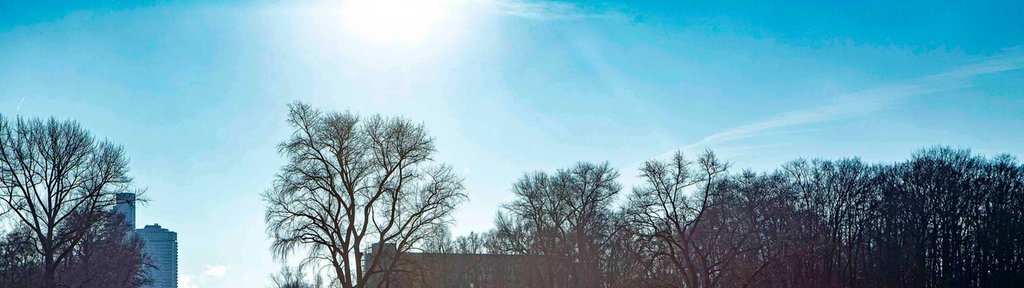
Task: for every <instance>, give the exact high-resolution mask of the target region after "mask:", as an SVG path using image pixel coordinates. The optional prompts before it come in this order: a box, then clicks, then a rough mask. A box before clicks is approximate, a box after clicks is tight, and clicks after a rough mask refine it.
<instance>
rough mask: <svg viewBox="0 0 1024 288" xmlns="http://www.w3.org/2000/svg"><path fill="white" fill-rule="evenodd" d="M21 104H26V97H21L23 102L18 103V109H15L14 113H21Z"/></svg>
mask: <svg viewBox="0 0 1024 288" xmlns="http://www.w3.org/2000/svg"><path fill="white" fill-rule="evenodd" d="M21 103H25V97H21V101H18V107H17V108H14V112H18V111H21Z"/></svg>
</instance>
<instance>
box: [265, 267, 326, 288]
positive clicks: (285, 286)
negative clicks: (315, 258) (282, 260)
mask: <svg viewBox="0 0 1024 288" xmlns="http://www.w3.org/2000/svg"><path fill="white" fill-rule="evenodd" d="M307 278H309V277H307V275H306V273H305V272H304V271H302V269H298V268H293V267H289V266H283V267H281V271H279V272H277V273H276V274H274V275H270V281H271V285H270V288H322V287H324V285H323V278H322V277H320V275H319V274H317V275H316V276H314V277H312V278H313V279H312V280H308V279H307Z"/></svg>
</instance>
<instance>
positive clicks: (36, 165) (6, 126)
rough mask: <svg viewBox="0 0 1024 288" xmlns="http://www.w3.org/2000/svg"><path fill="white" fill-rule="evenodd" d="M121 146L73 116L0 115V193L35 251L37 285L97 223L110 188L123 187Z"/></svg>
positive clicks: (109, 200)
mask: <svg viewBox="0 0 1024 288" xmlns="http://www.w3.org/2000/svg"><path fill="white" fill-rule="evenodd" d="M127 172H128V159H127V158H126V157H125V155H124V150H123V149H122V148H121V147H119V146H117V145H114V144H112V143H110V142H106V141H96V140H95V139H94V138H93V136H92V135H91V134H90V133H89V132H88V131H86V130H85V129H84V128H82V127H81V126H80V125H79V124H78V123H76V122H74V121H58V120H56V119H54V118H50V119H49V120H41V119H31V120H25V119H22V118H20V117H19V118H18V119H17V120H15V121H13V123H12V122H10V121H8V120H7V119H4V118H3V117H2V116H0V201H2V203H3V204H5V206H7V208H8V209H10V212H8V213H10V214H11V215H13V217H12V218H14V219H15V222H17V223H18V224H20V225H23V226H24V227H25V228H26V229H27V230H28V231H29V234H30V235H31V236H32V237H31V239H33V241H32V242H33V243H32V244H33V246H34V247H33V250H34V251H35V252H36V253H38V254H39V256H41V258H42V267H43V269H42V270H43V271H42V277H41V279H40V285H42V286H43V287H55V286H56V285H57V283H56V281H55V280H56V274H57V270H58V267H59V266H60V265H61V264H62V263H63V262H64V261H66V260H68V258H69V257H71V256H72V255H73V252H74V251H75V249H76V247H78V246H79V244H80V243H81V242H82V241H83V239H84V238H85V237H86V236H87V235H88V234H89V231H91V230H93V228H94V226H96V225H100V223H101V222H102V221H101V220H102V219H103V218H104V217H105V216H104V215H105V214H104V213H105V212H106V210H107V208H108V207H110V206H112V205H113V204H114V193H116V192H121V191H125V190H127V189H128V188H129V184H130V183H131V178H129V177H128V176H127V175H126V173H127Z"/></svg>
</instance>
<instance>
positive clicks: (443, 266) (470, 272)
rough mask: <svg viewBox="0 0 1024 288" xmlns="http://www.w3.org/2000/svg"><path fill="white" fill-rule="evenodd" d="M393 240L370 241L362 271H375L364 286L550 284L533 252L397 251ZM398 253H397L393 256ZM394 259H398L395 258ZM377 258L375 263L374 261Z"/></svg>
mask: <svg viewBox="0 0 1024 288" xmlns="http://www.w3.org/2000/svg"><path fill="white" fill-rule="evenodd" d="M396 248H397V247H396V246H395V244H393V243H384V244H383V246H382V245H380V244H373V247H371V248H370V249H369V250H368V251H367V253H366V254H364V255H363V257H364V258H363V259H362V260H363V267H364V272H366V270H369V267H371V266H376V268H374V269H373V270H375V271H384V270H389V269H391V270H393V271H394V272H391V273H379V272H375V273H374V274H373V275H371V276H370V278H369V281H368V282H367V285H366V287H369V288H373V287H385V286H386V287H391V288H427V287H446V288H513V287H515V288H519V287H524V288H529V287H551V285H550V284H551V283H552V282H551V281H550V280H551V278H552V277H557V275H548V273H545V272H546V271H543V270H542V267H544V265H543V264H544V263H543V262H542V261H544V260H545V259H546V258H544V257H543V256H536V255H501V254H457V253H398V251H397V249H396ZM396 256H397V257H396ZM396 259H397V261H398V262H397V263H396V262H395V260H396ZM374 262H376V264H377V265H373V263H374Z"/></svg>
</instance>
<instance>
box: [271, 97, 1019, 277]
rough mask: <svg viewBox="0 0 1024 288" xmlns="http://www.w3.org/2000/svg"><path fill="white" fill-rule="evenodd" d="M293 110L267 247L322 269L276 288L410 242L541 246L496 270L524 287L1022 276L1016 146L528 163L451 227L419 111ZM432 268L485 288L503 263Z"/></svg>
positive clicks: (389, 271)
mask: <svg viewBox="0 0 1024 288" xmlns="http://www.w3.org/2000/svg"><path fill="white" fill-rule="evenodd" d="M289 112H290V113H289V117H288V119H287V121H288V124H289V125H290V126H291V127H292V128H293V131H292V134H291V135H290V136H289V137H288V138H287V139H285V141H283V142H282V143H281V144H280V145H279V146H278V149H279V153H280V154H281V155H282V156H284V157H285V158H286V163H285V164H284V165H283V166H282V167H281V169H280V172H279V173H278V174H277V175H276V177H275V179H274V180H275V181H274V186H273V187H272V188H271V189H268V190H267V191H266V192H264V193H263V200H264V202H265V204H266V219H265V220H266V223H267V234H268V236H269V237H270V238H271V240H272V241H273V242H272V245H271V247H270V248H271V251H272V252H273V254H274V256H275V258H276V259H277V260H280V261H281V262H284V263H287V262H288V260H289V259H295V258H290V257H295V256H298V259H297V260H298V261H299V264H300V265H299V267H298V269H299V270H300V271H301V270H304V269H309V270H308V271H312V273H310V275H315V276H323V278H320V279H319V280H322V281H312V282H307V281H306V280H304V279H303V277H301V274H296V273H294V272H289V273H284V272H282V274H280V275H275V278H274V280H275V283H278V285H277V286H278V287H312V286H315V285H314V284H323V285H327V286H340V287H345V288H349V287H378V286H379V287H387V286H388V285H390V284H391V282H394V281H392V280H389V279H399V278H403V277H406V276H408V275H412V276H410V277H419V276H416V275H415V274H416V273H420V272H424V271H414V270H416V269H418V268H415V267H414V266H413V265H414V263H412V262H417V261H426V260H424V259H428V258H429V257H432V256H428V255H426V254H423V255H411V254H410V253H416V252H435V253H468V254H508V255H534V256H529V257H519V258H517V259H526V260H524V261H523V262H524V263H528V264H525V266H528V267H515V268H509V267H504V268H502V269H505V270H519V272H516V271H512V272H509V274H517V273H518V274H523V273H520V272H522V269H520V268H524V269H529V270H531V271H533V270H536V269H539V270H541V271H540V273H534V274H529V275H531V276H530V277H534V276H537V275H539V276H537V277H540V278H541V279H529V283H534V284H527V285H525V286H535V287H537V286H539V287H1006V286H1015V285H1019V283H1024V215H1022V214H1024V166H1022V164H1020V163H1019V162H1018V161H1017V160H1016V159H1014V158H1013V157H1010V156H997V157H994V158H986V157H982V156H978V155H974V154H972V153H971V152H970V151H968V150H962V149H952V148H945V147H938V148H931V149H927V150H923V151H920V152H918V153H916V154H914V155H913V156H912V157H911V158H910V159H909V160H907V161H904V162H899V163H892V164H868V163H864V162H862V161H861V160H859V159H857V158H851V159H842V160H834V161H832V160H796V161H793V162H790V163H787V164H785V165H782V166H781V167H780V168H778V169H776V170H775V171H770V172H765V173H756V172H752V171H735V170H730V169H729V165H728V164H727V163H726V162H725V161H723V160H721V159H719V158H718V157H716V156H715V154H714V153H712V152H710V151H709V152H706V153H703V154H701V155H697V157H696V158H695V159H687V158H686V157H684V156H683V155H682V154H681V153H677V154H676V155H674V157H672V159H667V160H651V161H647V162H646V163H644V164H643V166H642V167H641V168H640V169H639V172H638V173H639V177H640V178H641V179H642V184H640V185H638V186H636V187H631V190H626V191H623V190H624V187H622V184H620V183H619V182H618V179H619V177H620V173H619V171H617V170H616V169H614V168H612V167H611V166H610V165H609V164H608V163H587V162H583V163H577V164H575V165H571V166H569V167H567V168H564V169H560V170H557V171H546V172H545V171H538V172H533V173H527V174H524V175H523V176H522V177H521V178H520V179H518V180H517V181H516V182H515V183H513V184H512V187H511V188H512V189H511V190H512V192H513V193H514V194H515V196H516V197H515V199H514V200H513V201H511V202H509V203H506V204H505V205H503V208H502V210H501V211H500V212H499V213H498V214H497V216H496V217H495V223H494V224H495V227H494V228H493V229H492V230H490V231H487V232H484V233H471V234H469V235H466V236H462V237H458V238H455V239H452V238H451V236H450V234H449V233H448V232H447V224H448V223H450V220H451V214H452V212H453V211H454V209H455V208H456V207H457V206H458V205H460V204H461V203H462V202H463V201H464V200H465V199H466V194H465V193H464V187H463V185H462V181H463V179H462V178H461V177H459V176H457V175H456V174H455V173H453V172H452V171H453V168H452V167H451V166H449V165H447V164H444V163H437V162H436V161H434V153H435V152H436V151H435V146H434V142H433V138H431V137H430V136H429V134H428V133H427V132H426V129H425V128H424V126H423V125H422V124H416V123H413V122H411V121H409V120H407V119H405V118H401V117H384V116H380V115H371V116H369V117H361V116H359V115H357V114H355V113H352V112H347V111H346V112H344V113H339V112H331V111H321V110H319V109H316V108H313V107H311V106H310V105H307V104H304V103H298V102H297V103H293V104H292V105H290V106H289ZM372 247H391V248H388V249H391V250H388V252H386V253H375V252H374V250H373V248H372ZM380 251H384V250H380ZM431 255H438V254H431ZM477 258H479V259H484V258H483V257H476V258H473V259H477ZM492 258H501V257H492ZM416 259H419V260H416ZM430 259H434V258H430ZM437 259H456V258H443V257H441V258H437ZM467 259H469V258H467ZM503 259H504V258H503ZM502 261H503V260H502ZM502 263H504V262H502ZM447 264H450V265H449V266H452V267H448V268H459V269H461V268H462V267H461V266H460V267H456V266H458V265H456V264H455V263H447ZM488 267H489V266H488ZM470 268H472V267H470ZM488 269H489V268H488ZM435 270H436V269H435ZM477 270H480V269H477ZM483 270H487V269H483ZM285 271H286V272H287V271H289V270H285ZM425 272H429V273H434V274H437V273H441V274H443V273H444V272H443V271H440V272H439V271H425ZM492 272H494V271H491V272H486V271H485V272H481V273H483V274H487V273H492ZM501 273H504V272H501ZM530 273H533V272H530ZM421 274H422V273H421ZM462 274H465V273H462ZM492 274H493V273H492ZM296 275H300V276H296ZM523 275H525V274H523ZM434 276H438V277H439V278H446V279H449V280H452V279H454V280H457V281H477V280H480V279H483V280H480V281H482V282H481V284H482V285H477V287H484V286H487V287H489V286H488V285H492V286H493V285H495V283H496V282H494V281H491V280H495V279H497V278H503V279H508V277H497V276H509V275H491V274H487V275H476V276H479V277H476V276H473V277H468V276H466V275H434ZM449 276H451V277H449ZM492 276H493V277H492ZM432 277H433V276H432ZM474 277H475V278H474ZM421 278H423V277H421ZM470 278H473V279H477V280H473V279H470ZM513 278H514V277H513ZM423 279H426V278H423ZM414 280H415V279H414ZM421 280H422V279H421ZM396 281H398V280H396ZM403 281H404V280H403ZM417 281H418V280H417ZM488 281H490V282H488ZM502 281H504V280H502ZM483 282H488V283H490V284H487V283H483ZM459 283H462V282H459ZM467 283H468V282H467ZM473 283H475V282H473ZM537 283H539V284H537ZM468 285H469V284H467V286H468ZM474 285H475V284H474ZM497 285H498V286H502V285H504V284H497ZM398 286H401V284H398ZM427 286H430V285H424V286H423V287H427ZM441 286H443V285H441ZM511 286H513V287H524V285H511ZM391 287H397V286H395V285H391Z"/></svg>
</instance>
